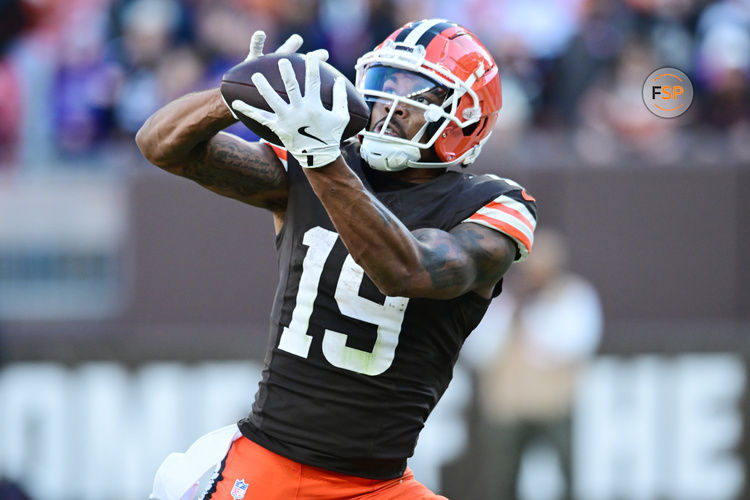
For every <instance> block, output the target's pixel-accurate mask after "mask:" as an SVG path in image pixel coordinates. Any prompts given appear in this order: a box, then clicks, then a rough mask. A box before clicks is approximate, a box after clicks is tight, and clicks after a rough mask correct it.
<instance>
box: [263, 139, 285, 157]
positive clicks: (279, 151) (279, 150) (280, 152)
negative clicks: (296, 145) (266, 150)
mask: <svg viewBox="0 0 750 500" xmlns="http://www.w3.org/2000/svg"><path fill="white" fill-rule="evenodd" d="M266 144H268V145H269V146H271V149H273V152H274V153H276V156H278V157H279V160H284V161H286V158H287V156H286V155H287V151H286V149H284V148H280V147H279V146H276V145H275V144H271V143H270V142H267V143H266Z"/></svg>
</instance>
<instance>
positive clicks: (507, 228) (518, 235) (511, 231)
mask: <svg viewBox="0 0 750 500" xmlns="http://www.w3.org/2000/svg"><path fill="white" fill-rule="evenodd" d="M467 220H477V221H479V220H481V221H482V222H486V223H487V224H489V225H491V226H492V227H494V228H496V229H498V230H499V231H500V232H503V233H505V234H507V235H509V236H512V237H513V238H514V239H516V240H517V241H520V242H521V243H522V244H523V245H524V246H525V247H526V250H528V251H531V241H529V238H528V237H527V236H526V235H525V234H523V233H522V232H521V231H520V230H519V229H517V228H515V227H513V226H511V225H510V224H508V223H507V222H503V221H499V220H497V219H493V218H492V217H487V216H486V215H482V214H474V215H472V216H471V217H469V218H468V219H467Z"/></svg>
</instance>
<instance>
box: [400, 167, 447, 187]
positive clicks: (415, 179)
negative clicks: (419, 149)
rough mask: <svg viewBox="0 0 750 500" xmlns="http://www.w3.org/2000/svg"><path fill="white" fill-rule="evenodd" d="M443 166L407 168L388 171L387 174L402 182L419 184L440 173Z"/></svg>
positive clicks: (442, 170)
mask: <svg viewBox="0 0 750 500" xmlns="http://www.w3.org/2000/svg"><path fill="white" fill-rule="evenodd" d="M444 172H445V169H444V168H407V169H404V170H399V171H398V172H388V176H389V177H391V178H392V179H397V180H399V181H402V182H410V183H412V184H421V183H423V182H427V181H429V180H432V179H434V178H435V177H438V176H440V175H442V174H443V173H444Z"/></svg>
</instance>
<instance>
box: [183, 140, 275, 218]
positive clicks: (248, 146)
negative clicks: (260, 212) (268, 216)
mask: <svg viewBox="0 0 750 500" xmlns="http://www.w3.org/2000/svg"><path fill="white" fill-rule="evenodd" d="M267 148H268V147H267V146H265V145H262V144H254V143H248V142H245V141H243V140H242V139H239V138H237V137H234V136H231V135H229V134H222V133H220V134H218V135H216V136H214V137H212V138H211V139H210V140H209V141H206V142H204V143H201V144H200V145H198V146H197V147H196V148H195V150H194V154H193V159H192V161H190V162H188V163H186V164H185V165H184V166H183V168H182V170H181V172H180V173H181V175H182V176H183V177H187V178H188V179H191V180H193V181H195V182H197V183H199V184H201V185H202V186H205V187H206V188H208V189H210V190H212V191H214V192H217V193H219V194H221V195H224V196H228V197H230V198H235V199H237V200H240V201H243V202H245V203H249V204H251V205H255V206H259V207H262V208H268V209H270V210H274V211H280V210H284V209H285V208H286V198H287V189H288V188H287V177H286V171H285V170H284V167H283V165H281V162H280V161H279V160H278V159H276V158H275V157H274V156H272V155H273V153H272V152H270V150H267Z"/></svg>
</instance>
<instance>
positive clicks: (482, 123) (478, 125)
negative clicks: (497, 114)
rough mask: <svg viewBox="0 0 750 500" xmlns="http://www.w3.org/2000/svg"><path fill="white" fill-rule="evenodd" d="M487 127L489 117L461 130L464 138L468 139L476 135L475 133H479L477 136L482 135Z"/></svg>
mask: <svg viewBox="0 0 750 500" xmlns="http://www.w3.org/2000/svg"><path fill="white" fill-rule="evenodd" d="M485 125H487V117H486V116H485V117H482V119H481V120H479V121H478V122H476V123H472V124H471V125H467V126H465V127H464V128H463V129H461V130H462V131H463V133H464V137H468V136H470V135H471V134H473V133H474V131H476V132H477V134H481V133H482V130H483V129H484V126H485Z"/></svg>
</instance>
